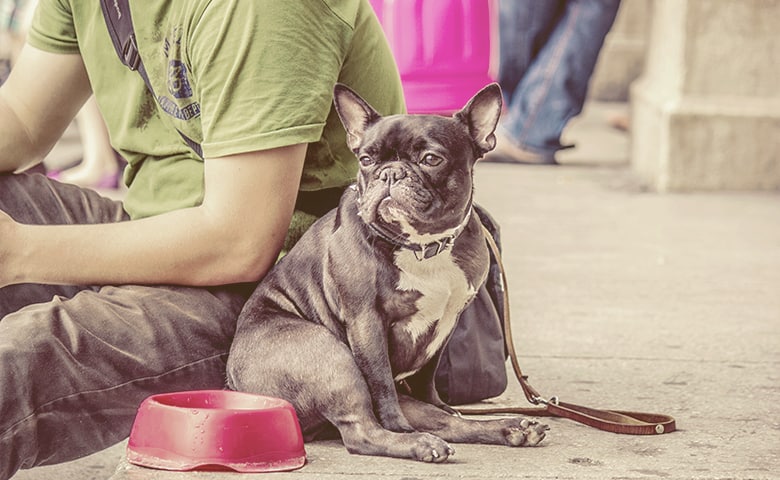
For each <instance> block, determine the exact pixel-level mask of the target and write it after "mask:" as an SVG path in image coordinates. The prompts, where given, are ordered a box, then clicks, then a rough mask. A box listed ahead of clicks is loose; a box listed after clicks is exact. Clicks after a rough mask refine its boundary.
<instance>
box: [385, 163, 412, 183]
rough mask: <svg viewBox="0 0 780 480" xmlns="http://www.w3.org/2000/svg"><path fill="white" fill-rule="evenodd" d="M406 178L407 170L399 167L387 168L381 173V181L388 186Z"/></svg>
mask: <svg viewBox="0 0 780 480" xmlns="http://www.w3.org/2000/svg"><path fill="white" fill-rule="evenodd" d="M405 177H406V170H405V169H403V168H400V167H397V166H391V167H387V168H385V169H384V170H382V171H381V172H379V179H380V180H382V181H383V182H387V184H388V185H393V184H395V183H397V182H398V181H399V180H401V179H403V178H405Z"/></svg>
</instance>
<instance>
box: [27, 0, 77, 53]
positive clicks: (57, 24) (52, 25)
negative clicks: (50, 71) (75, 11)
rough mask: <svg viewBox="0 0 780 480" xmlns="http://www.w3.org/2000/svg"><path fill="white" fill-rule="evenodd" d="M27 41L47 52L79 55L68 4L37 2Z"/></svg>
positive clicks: (54, 0)
mask: <svg viewBox="0 0 780 480" xmlns="http://www.w3.org/2000/svg"><path fill="white" fill-rule="evenodd" d="M27 41H28V42H29V43H30V45H32V46H33V47H35V48H38V49H40V50H44V51H47V52H52V53H79V45H78V41H77V40H76V29H75V28H74V26H73V15H72V14H71V8H70V3H69V2H68V1H66V0H39V1H38V5H37V6H36V8H35V13H34V14H33V19H32V24H31V25H30V31H29V33H28V34H27Z"/></svg>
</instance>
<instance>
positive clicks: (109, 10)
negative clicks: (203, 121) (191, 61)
mask: <svg viewBox="0 0 780 480" xmlns="http://www.w3.org/2000/svg"><path fill="white" fill-rule="evenodd" d="M100 8H101V9H102V10H103V17H104V18H105V20H106V26H107V27H108V34H109V35H110V36H111V41H112V42H113V43H114V50H116V54H117V56H119V59H120V60H121V61H122V63H123V64H124V65H125V66H127V68H129V69H130V70H134V71H137V72H138V74H139V75H141V78H143V79H144V83H146V87H147V88H148V89H149V92H151V94H152V96H153V97H154V98H155V99H156V100H157V101H158V102H159V99H158V98H157V94H155V93H154V89H153V88H152V84H151V82H149V76H148V75H147V74H146V68H144V64H143V62H142V61H141V55H140V53H139V52H138V45H137V44H136V41H135V32H134V31H133V18H132V17H131V16H130V5H129V4H128V0H100ZM176 131H177V132H179V135H181V138H182V139H183V140H184V142H185V143H186V144H187V145H188V146H189V147H190V148H191V149H192V150H193V151H194V152H195V153H196V154H197V155H198V156H199V157H200V158H203V150H202V149H201V147H200V144H198V142H196V141H195V140H193V139H191V138H190V137H188V136H187V135H185V134H184V133H182V132H181V131H180V130H178V129H177V130H176Z"/></svg>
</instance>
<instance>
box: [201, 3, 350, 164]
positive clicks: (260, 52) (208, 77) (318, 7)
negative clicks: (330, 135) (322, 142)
mask: <svg viewBox="0 0 780 480" xmlns="http://www.w3.org/2000/svg"><path fill="white" fill-rule="evenodd" d="M351 34H352V29H351V27H350V26H349V25H347V24H346V23H344V22H343V21H342V20H341V18H340V17H338V16H336V15H334V14H333V13H332V12H330V11H329V10H328V8H327V7H326V6H325V4H324V3H323V2H316V1H293V2H278V1H254V0H253V1H240V0H232V1H227V0H226V1H215V2H212V4H211V5H210V6H209V7H208V8H207V9H206V11H205V12H204V14H203V16H202V17H201V18H200V19H199V21H198V24H197V26H196V28H194V29H193V30H192V36H191V42H192V43H191V48H190V50H189V55H190V59H189V60H190V63H191V66H192V70H193V75H194V78H195V84H196V87H195V88H196V92H197V95H198V97H199V100H200V102H201V127H202V132H203V142H202V146H203V153H204V156H205V157H207V158H208V157H211V158H213V157H220V156H224V155H230V154H234V153H241V152H245V151H252V150H259V149H268V148H275V147H280V146H286V145H292V144H296V143H308V142H313V141H316V140H318V139H319V138H320V135H321V134H322V130H323V127H324V126H325V122H326V119H327V117H328V112H329V111H330V107H331V101H332V90H333V85H334V84H335V82H336V81H337V79H338V76H339V71H340V68H341V63H342V62H343V59H344V56H345V50H346V49H347V48H348V45H349V39H350V35H351Z"/></svg>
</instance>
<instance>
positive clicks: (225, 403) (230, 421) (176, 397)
mask: <svg viewBox="0 0 780 480" xmlns="http://www.w3.org/2000/svg"><path fill="white" fill-rule="evenodd" d="M127 460H128V461H129V462H130V463H133V464H135V465H141V466H144V467H151V468H159V469H163V470H196V469H199V470H225V469H230V470H235V471H237V472H278V471H287V470H294V469H296V468H300V467H302V466H303V464H304V463H305V462H306V452H305V451H304V447H303V437H302V435H301V427H300V424H299V423H298V417H297V415H296V414H295V410H294V409H293V407H292V405H291V404H290V403H288V402H286V401H285V400H281V399H278V398H272V397H264V396H260V395H252V394H248V393H240V392H233V391H229V390H199V391H191V392H175V393H166V394H160V395H152V396H151V397H149V398H147V399H146V400H144V401H143V402H142V403H141V406H140V407H139V408H138V412H137V414H136V418H135V422H134V423H133V429H132V431H131V433H130V439H129V441H128V444H127Z"/></svg>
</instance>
